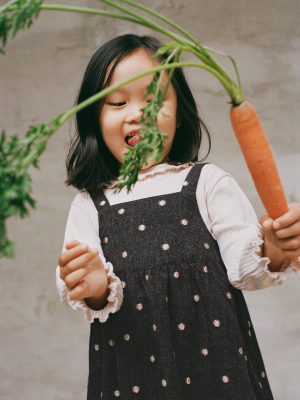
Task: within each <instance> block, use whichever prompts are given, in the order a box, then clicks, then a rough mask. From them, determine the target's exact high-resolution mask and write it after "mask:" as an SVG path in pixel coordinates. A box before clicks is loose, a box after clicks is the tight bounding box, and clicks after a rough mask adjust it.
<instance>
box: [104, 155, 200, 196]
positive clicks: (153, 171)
mask: <svg viewBox="0 0 300 400" xmlns="http://www.w3.org/2000/svg"><path fill="white" fill-rule="evenodd" d="M195 164H196V163H194V162H192V161H190V162H188V163H186V164H179V165H172V164H168V163H162V164H156V165H153V166H152V167H149V168H147V169H143V170H141V171H140V172H139V174H138V179H137V180H138V181H143V180H145V179H147V178H150V177H151V176H155V175H158V174H163V173H164V172H166V171H170V170H173V171H175V170H177V171H178V172H179V171H182V170H183V169H185V168H188V167H191V166H192V165H195ZM118 183H119V182H118V181H117V180H115V181H112V182H110V183H108V184H106V185H105V187H106V188H107V189H114V188H115V187H116V186H117V185H118Z"/></svg>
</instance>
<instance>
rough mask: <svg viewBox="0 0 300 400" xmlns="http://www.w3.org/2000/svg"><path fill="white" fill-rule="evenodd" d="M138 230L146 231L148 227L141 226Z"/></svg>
mask: <svg viewBox="0 0 300 400" xmlns="http://www.w3.org/2000/svg"><path fill="white" fill-rule="evenodd" d="M138 229H139V231H141V232H142V231H144V230H145V229H146V227H145V225H140V226H139V227H138Z"/></svg>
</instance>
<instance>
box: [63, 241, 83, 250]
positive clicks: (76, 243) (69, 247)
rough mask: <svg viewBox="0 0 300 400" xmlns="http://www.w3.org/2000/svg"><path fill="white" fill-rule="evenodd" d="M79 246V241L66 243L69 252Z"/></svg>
mask: <svg viewBox="0 0 300 400" xmlns="http://www.w3.org/2000/svg"><path fill="white" fill-rule="evenodd" d="M79 244H80V242H78V241H77V240H72V242H68V243H66V249H67V250H70V249H73V247H75V246H78V245H79Z"/></svg>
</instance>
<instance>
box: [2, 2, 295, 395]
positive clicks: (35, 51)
mask: <svg viewBox="0 0 300 400" xmlns="http://www.w3.org/2000/svg"><path fill="white" fill-rule="evenodd" d="M4 3H5V1H3V0H1V1H0V4H1V5H3V4H4ZM57 3H59V2H57ZM63 3H65V4H70V5H71V4H75V5H82V6H85V5H90V6H93V7H97V6H98V3H97V2H96V1H84V0H82V1H79V0H74V1H71V0H65V1H64V2H63ZM141 3H142V4H145V5H146V4H148V3H149V2H147V1H146V0H142V1H141ZM151 4H152V5H151V7H152V8H153V9H155V10H157V11H159V12H161V13H162V14H164V15H166V16H167V17H169V18H171V19H173V20H174V21H176V22H177V23H178V24H179V25H181V26H182V27H184V28H185V29H187V30H188V31H189V32H190V33H192V34H193V35H194V36H196V37H197V38H198V39H199V40H200V42H201V43H203V44H205V45H207V46H210V47H212V48H216V49H218V50H221V51H224V52H226V53H229V54H231V55H232V56H233V57H234V58H235V60H236V61H237V64H238V66H239V69H240V73H241V76H242V82H243V87H244V95H245V97H246V98H248V99H249V100H250V101H252V102H253V104H254V105H255V107H256V109H257V112H258V114H259V115H260V118H261V121H262V123H263V125H264V127H265V129H266V131H267V134H268V136H269V139H270V142H271V144H272V147H273V149H274V152H275V155H276V159H277V162H278V167H279V170H280V174H281V177H282V179H283V184H284V187H285V189H286V194H287V197H288V201H289V202H294V201H298V202H299V201H300V186H299V178H300V172H299V167H300V162H299V160H300V135H299V122H300V111H299V104H300V102H299V100H300V83H299V82H300V68H299V65H300V40H299V39H300V25H299V21H300V2H299V1H298V0H276V2H270V1H267V0H252V1H249V0H248V1H247V0H240V1H236V0H216V1H205V0H197V1H196V0H164V1H162V0H153V1H152V3H151ZM132 31H134V32H139V33H149V31H146V30H145V29H143V28H142V27H138V26H133V25H130V24H127V23H123V22H120V21H118V22H116V21H113V20H111V19H104V18H101V17H100V18H98V17H91V16H83V15H80V14H68V13H55V12H47V11H44V12H42V13H41V15H40V17H39V19H38V20H37V21H36V22H35V23H34V26H33V27H32V28H31V29H30V30H28V31H26V32H24V33H21V34H19V35H18V37H17V38H16V39H15V40H14V41H13V42H10V43H9V44H8V46H7V49H6V55H5V56H2V55H1V60H0V77H1V82H0V85H1V86H0V90H1V97H0V102H1V103H0V120H1V126H0V128H1V129H3V128H5V129H6V130H7V132H8V133H11V134H12V133H18V134H20V135H22V134H23V133H24V132H25V131H26V129H27V127H28V126H29V125H30V124H36V123H39V122H46V121H48V120H50V119H51V118H53V117H54V116H55V115H57V114H58V113H60V112H61V111H62V110H66V109H68V108H70V107H71V106H72V104H73V102H74V99H75V95H76V92H77V89H78V87H79V84H80V81H81V78H82V75H83V72H84V69H85V67H86V64H87V63H88V61H89V59H90V57H91V55H92V54H93V53H94V51H95V50H96V49H97V48H98V47H99V46H100V45H101V44H102V43H104V42H105V41H106V40H108V39H110V38H112V37H114V36H116V35H119V34H123V33H128V32H132ZM225 63H226V61H225ZM227 65H228V68H229V69H231V70H232V68H231V66H230V63H229V62H228V63H227ZM187 75H188V77H189V81H190V83H191V85H192V87H193V89H194V93H195V95H196V98H197V101H198V104H199V106H200V107H201V110H202V113H203V115H204V118H205V120H206V121H207V122H208V124H209V126H210V128H211V133H212V138H213V150H212V152H211V155H210V157H209V161H210V162H212V163H215V164H217V165H218V166H220V167H221V168H223V169H225V170H227V171H229V172H230V173H232V174H233V175H234V177H235V178H236V179H237V181H238V182H239V184H240V185H241V187H242V188H243V190H244V191H245V192H246V194H247V195H248V197H249V198H250V200H251V202H252V204H253V205H254V207H255V209H256V211H257V213H258V215H261V214H262V213H263V212H264V211H263V207H262V205H261V203H260V200H259V199H258V197H257V194H256V192H255V190H254V186H253V184H252V182H251V179H250V176H249V173H248V171H247V169H246V167H245V164H244V161H243V158H242V156H241V154H240V151H239V148H238V145H237V142H236V139H235V137H234V135H233V132H232V129H231V126H230V121H229V118H228V112H229V106H228V104H226V102H227V101H228V98H227V95H226V93H225V91H224V90H223V89H222V87H221V86H220V84H219V83H218V82H217V81H216V80H215V78H214V77H211V76H209V75H208V74H207V73H206V72H204V71H201V70H192V69H191V70H188V71H187ZM68 143H69V127H68V126H64V127H63V128H62V129H60V131H59V132H57V133H56V134H55V135H54V137H53V138H52V139H51V140H50V142H49V145H48V149H47V151H46V153H45V154H44V155H43V157H42V159H41V163H40V170H32V179H33V188H34V196H35V198H36V199H37V201H38V203H37V208H36V210H34V211H32V212H31V216H30V218H27V219H25V220H24V221H21V220H20V219H18V218H16V219H12V220H10V221H9V224H8V231H9V234H10V238H11V239H12V240H15V241H16V242H17V251H16V257H15V259H14V260H3V259H2V260H1V261H0V262H1V280H0V293H1V302H0V312H1V319H0V331H1V346H0V357H1V359H0V364H1V365H0V382H1V383H0V387H1V389H0V398H1V399H10V400H17V399H18V400H19V399H22V400H39V399H45V400H52V399H58V400H62V399H66V400H67V399H70V400H71V399H72V400H77V399H84V398H85V396H86V382H87V362H88V359H87V350H88V335H89V325H88V323H87V322H85V321H84V319H83V315H82V314H81V312H74V311H73V310H71V309H69V308H68V307H66V306H63V305H61V304H60V301H59V298H58V294H57V292H56V288H55V274H54V272H55V267H56V263H57V259H58V256H59V254H60V252H61V248H62V242H63V235H64V227H65V223H66V219H67V214H68V210H69V207H70V203H71V201H72V199H73V197H74V196H75V194H76V191H75V190H73V189H71V188H66V187H65V185H64V179H65V172H64V162H65V156H66V151H67V147H68ZM299 285H300V280H299V277H296V276H295V275H293V276H291V277H290V278H289V280H288V281H287V282H286V283H285V284H284V285H283V286H281V287H276V288H269V289H266V290H263V291H260V292H254V293H246V294H245V295H246V298H247V301H248V305H249V309H250V313H251V315H252V318H253V322H254V326H255V328H256V333H257V336H258V339H259V342H260V346H261V350H262V353H263V356H264V360H265V364H266V369H267V371H268V375H269V379H270V383H271V386H272V388H273V391H274V397H275V399H276V400H295V399H298V398H299V391H300V383H299V368H300V311H299V306H298V305H299V301H300V295H299V287H300V286H299Z"/></svg>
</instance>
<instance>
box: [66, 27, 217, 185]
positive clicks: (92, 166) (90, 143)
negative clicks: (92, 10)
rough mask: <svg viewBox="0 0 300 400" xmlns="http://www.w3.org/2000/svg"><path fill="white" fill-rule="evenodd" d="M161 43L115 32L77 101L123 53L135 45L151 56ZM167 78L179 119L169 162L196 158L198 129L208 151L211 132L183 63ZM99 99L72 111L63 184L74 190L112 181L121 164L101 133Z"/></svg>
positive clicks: (103, 81) (106, 79) (100, 83)
mask: <svg viewBox="0 0 300 400" xmlns="http://www.w3.org/2000/svg"><path fill="white" fill-rule="evenodd" d="M160 46H161V43H160V42H159V41H158V40H157V39H155V38H153V37H150V36H138V35H134V34H127V35H123V36H118V37H116V38H114V39H112V40H110V41H108V42H107V43H105V44H104V45H103V46H101V47H100V48H99V49H98V50H97V51H96V52H95V54H94V55H93V56H92V58H91V60H90V62H89V64H88V66H87V69H86V71H85V74H84V77H83V80H82V83H81V87H80V90H79V94H78V97H77V101H76V104H79V103H81V102H83V101H84V100H86V99H88V98H89V97H90V96H93V95H94V94H96V93H98V92H100V91H101V90H102V89H103V88H104V87H107V86H109V83H110V81H111V78H112V74H113V72H114V70H115V68H116V66H117V65H118V63H119V62H120V61H121V60H122V59H123V58H124V57H125V56H127V55H129V54H131V53H133V52H135V51H137V50H139V49H144V50H145V51H147V52H148V53H149V55H151V56H152V55H154V54H155V53H156V51H157V50H158V49H159V47H160ZM167 57H168V55H166V54H164V55H163V56H161V57H158V61H160V62H161V61H163V60H164V59H166V58H167ZM107 71H109V74H108V76H107ZM171 83H172V85H173V87H174V89H175V92H176V95H177V121H179V122H180V123H179V124H178V125H179V127H177V129H176V132H175V137H174V140H173V143H172V147H171V150H170V152H169V154H168V157H169V163H171V164H183V163H186V162H189V161H197V160H198V152H199V149H200V144H201V140H202V134H203V132H204V133H205V134H206V136H207V138H208V145H209V148H208V152H207V154H208V153H209V150H210V146H211V140H210V135H209V132H208V129H207V127H206V126H205V124H204V122H203V121H202V120H201V118H200V117H199V115H198V111H197V106H196V102H195V100H194V97H193V95H192V92H191V90H190V88H189V85H188V83H187V81H186V79H185V76H184V74H183V71H182V69H181V68H176V69H175V71H174V75H173V77H172V81H171ZM103 104H104V99H101V100H99V101H98V102H95V103H93V104H92V105H90V106H88V107H86V108H84V109H83V110H81V111H79V112H78V113H77V114H76V135H75V137H74V139H73V141H72V143H71V146H70V149H69V153H68V157H67V162H66V167H67V174H68V175H67V180H66V183H67V185H72V186H74V187H76V188H77V189H90V188H93V187H97V186H100V185H101V184H105V183H108V182H110V181H112V180H115V179H116V178H117V177H118V175H119V168H120V164H119V162H118V161H117V160H116V159H115V157H114V156H113V155H112V154H111V152H110V150H109V149H108V148H107V146H106V144H105V143H104V140H103V138H102V135H101V129H100V123H99V116H100V114H101V110H102V107H103Z"/></svg>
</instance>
